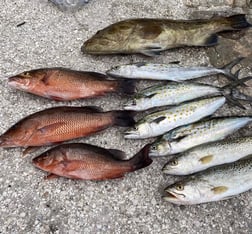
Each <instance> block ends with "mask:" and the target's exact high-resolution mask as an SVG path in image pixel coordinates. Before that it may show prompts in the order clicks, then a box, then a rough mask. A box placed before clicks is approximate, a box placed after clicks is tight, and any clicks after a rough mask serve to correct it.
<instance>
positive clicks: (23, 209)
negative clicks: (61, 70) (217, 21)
mask: <svg viewBox="0 0 252 234" xmlns="http://www.w3.org/2000/svg"><path fill="white" fill-rule="evenodd" d="M251 5H252V4H251V2H250V1H230V0H224V1H215V0H212V1H197V0H186V1H182V0H179V1H176V0H170V1H167V0H159V1H151V0H145V1H141V0H135V1H130V0H117V1H115V0H111V1H102V0H93V1H92V0H91V1H90V3H89V4H88V5H86V6H85V7H84V8H83V9H82V10H80V11H78V12H76V13H75V14H72V13H63V12H61V11H59V10H58V9H57V8H56V7H54V6H53V5H52V4H51V3H49V2H48V1H47V0H33V1H30V0H16V1H14V0H13V1H7V0H6V1H5V0H2V1H0V9H1V14H0V32H1V34H0V55H1V56H0V77H1V82H0V94H1V100H0V108H1V112H0V120H1V125H0V132H1V133H3V132H4V131H5V130H6V129H8V128H9V127H10V126H11V125H12V124H14V123H16V122H17V121H18V120H20V119H21V118H22V117H25V116H27V115H28V114H31V113H34V112H35V111H38V110H42V109H44V108H47V107H51V106H57V105H64V104H63V103H57V102H54V101H49V100H46V99H43V98H39V97H35V96H33V95H30V94H26V93H23V92H20V91H15V90H12V89H10V88H8V86H7V83H6V79H5V78H6V77H8V76H10V75H13V74H17V73H20V72H22V71H25V70H30V69H35V68H40V67H54V66H62V67H68V68H73V69H81V70H92V71H101V72H104V71H106V69H108V68H110V67H111V66H112V65H116V64H123V63H129V62H132V61H134V62H136V61H143V60H144V61H153V62H164V63H165V62H169V61H174V60H176V61H177V60H180V61H181V63H182V64H194V65H196V64H197V65H208V64H209V57H208V53H207V52H208V49H206V48H184V49H176V50H172V51H169V52H165V53H163V54H162V55H161V56H159V57H155V58H145V57H142V56H138V55H131V56H100V57H99V56H90V55H83V54H82V53H81V51H80V47H81V45H82V43H83V41H84V40H86V39H88V38H89V37H90V36H91V35H93V34H94V33H95V32H96V31H97V30H99V29H102V28H103V27H105V26H107V25H108V24H110V23H113V22H116V21H118V20H121V19H126V18H130V17H169V18H173V19H192V18H195V17H208V16H209V17H210V16H212V15H213V14H224V15H227V14H231V13H237V12H238V13H242V12H244V13H247V14H250V16H248V19H250V22H252V17H251V9H249V7H252V6H251ZM205 11H208V12H207V13H206V12H205ZM22 22H25V24H24V25H22V26H20V27H17V25H18V24H20V23H22ZM233 40H235V41H236V40H239V39H233ZM251 48H252V42H251V40H250V46H249V45H248V46H247V50H248V51H249V50H250V51H251V50H252V49H251ZM230 53H231V51H230ZM210 54H211V61H218V56H216V57H214V55H213V53H212V52H211V53H210ZM226 59H227V60H231V59H233V58H231V56H230V55H229V54H228V53H227V56H226ZM220 63H222V65H224V64H223V62H220ZM246 66H247V67H246V68H244V69H243V70H242V73H243V74H245V75H246V74H248V73H249V72H251V67H252V66H251V63H247V65H246ZM249 66H250V67H249ZM219 78H220V79H217V77H216V76H215V77H211V78H206V79H204V80H205V81H206V82H210V83H212V84H222V83H223V82H224V80H225V79H221V76H219ZM210 79H211V81H210ZM218 80H222V81H220V82H219V83H218ZM150 85H151V82H149V83H148V82H140V83H139V84H138V86H139V87H143V86H150ZM139 87H138V88H139ZM250 87H251V86H250ZM126 100H127V98H125V97H122V96H119V95H109V96H108V97H104V98H101V99H96V100H88V101H74V102H69V103H67V104H65V105H75V106H79V105H97V106H101V107H103V108H104V109H106V110H110V109H121V108H122V104H123V103H124V102H125V101H126ZM246 107H247V108H248V110H247V111H243V110H240V109H237V108H235V107H231V108H230V107H229V106H228V105H225V107H224V108H222V109H221V110H219V111H218V112H217V113H216V115H247V114H250V115H251V114H252V113H251V105H246ZM140 116H141V114H139V115H138V118H140ZM123 131H124V129H123V128H111V129H109V130H106V131H105V132H103V133H101V134H97V135H95V136H93V137H88V138H85V139H80V141H81V142H88V143H91V144H94V145H99V146H103V147H106V148H117V149H123V150H124V151H126V153H127V154H128V156H129V157H130V156H132V155H133V154H134V153H136V152H137V151H138V150H139V149H140V148H141V147H142V146H143V145H145V143H147V142H148V140H145V141H139V140H138V141H137V140H135V141H133V140H127V141H126V140H124V139H123V136H122V132H123ZM250 131H251V126H248V127H246V128H245V129H243V130H241V131H239V133H236V134H234V136H239V135H248V134H249V133H250ZM151 141H152V140H149V142H151ZM43 150H45V148H43V149H41V150H40V151H39V152H36V153H33V155H29V156H28V157H26V158H21V152H22V150H21V149H19V148H16V149H8V150H3V149H1V150H0V233H19V234H20V233H251V230H252V220H251V216H252V215H251V214H252V199H251V195H252V194H251V192H246V193H244V194H242V195H240V196H238V197H236V198H232V199H230V200H226V201H220V202H216V203H209V204H202V205H196V206H188V207H185V206H176V205H172V204H170V203H167V202H164V201H163V200H162V198H161V197H162V191H163V189H164V188H165V187H166V186H167V185H168V184H170V183H172V182H173V181H174V180H176V179H177V178H176V177H171V176H165V175H164V174H162V172H161V168H162V166H163V165H164V163H165V162H166V161H167V159H166V158H160V159H155V160H154V162H153V164H152V165H151V166H150V167H148V168H146V169H144V170H140V171H137V172H135V173H130V174H128V175H127V176H126V177H125V178H124V179H117V180H113V181H104V182H89V181H87V182H86V181H73V180H68V179H64V178H61V179H55V180H50V181H45V180H43V177H44V175H45V173H44V172H42V171H40V170H38V169H36V168H34V167H33V166H32V164H31V159H32V157H34V156H35V155H37V154H39V153H40V152H42V151H43Z"/></svg>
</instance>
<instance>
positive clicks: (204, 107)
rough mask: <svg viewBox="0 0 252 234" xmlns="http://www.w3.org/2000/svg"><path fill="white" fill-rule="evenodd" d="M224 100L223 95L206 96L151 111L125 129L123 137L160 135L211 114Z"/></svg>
mask: <svg viewBox="0 0 252 234" xmlns="http://www.w3.org/2000/svg"><path fill="white" fill-rule="evenodd" d="M225 101H226V98H225V97H214V98H207V99H202V100H199V101H194V102H190V103H186V104H182V105H179V106H176V107H173V108H170V109H168V110H163V111H158V112H155V113H152V114H150V115H147V116H146V117H144V118H143V119H141V120H140V121H139V122H138V123H137V124H135V126H134V127H133V128H130V129H129V130H128V131H126V132H125V138H129V139H144V138H149V137H155V136H159V135H162V134H164V133H165V132H168V131H170V130H172V129H174V128H176V127H179V126H182V125H186V124H189V123H194V122H196V121H198V120H200V119H202V118H204V117H206V116H209V115H212V114H213V113H214V112H215V111H216V110H217V109H219V108H220V107H221V106H222V105H223V104H224V103H225Z"/></svg>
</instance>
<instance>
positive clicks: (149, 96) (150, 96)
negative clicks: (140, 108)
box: [145, 93, 156, 98]
mask: <svg viewBox="0 0 252 234" xmlns="http://www.w3.org/2000/svg"><path fill="white" fill-rule="evenodd" d="M155 95H156V94H155V93H153V94H150V95H148V96H145V97H146V98H152V97H154V96H155Z"/></svg>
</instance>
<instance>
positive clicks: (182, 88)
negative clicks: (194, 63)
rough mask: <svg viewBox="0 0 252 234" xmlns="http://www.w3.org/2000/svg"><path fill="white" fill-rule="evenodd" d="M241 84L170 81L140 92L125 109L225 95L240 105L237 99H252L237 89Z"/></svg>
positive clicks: (138, 108)
mask: <svg viewBox="0 0 252 234" xmlns="http://www.w3.org/2000/svg"><path fill="white" fill-rule="evenodd" d="M251 78H252V77H246V78H243V79H240V81H241V82H243V80H244V81H247V80H248V79H251ZM237 85H239V83H238V84H235V83H234V82H233V83H232V84H230V85H226V86H224V87H216V86H213V85H207V84H200V83H193V82H191V83H186V82H184V83H175V82H174V83H173V82H171V83H169V84H165V85H164V84H162V85H155V86H151V87H149V88H147V89H144V90H142V91H140V92H138V93H137V94H136V95H135V96H134V97H133V98H132V100H130V101H128V102H127V103H126V104H125V105H124V109H125V110H134V111H143V110H147V109H151V108H154V107H160V106H168V105H178V104H180V103H182V102H185V101H190V100H193V99H196V98H200V97H204V96H219V95H223V96H225V97H228V100H231V101H232V104H236V105H238V106H240V105H241V104H240V103H239V102H238V101H237V100H247V101H252V97H251V96H247V95H245V94H243V93H241V92H240V91H239V90H237V89H235V86H237Z"/></svg>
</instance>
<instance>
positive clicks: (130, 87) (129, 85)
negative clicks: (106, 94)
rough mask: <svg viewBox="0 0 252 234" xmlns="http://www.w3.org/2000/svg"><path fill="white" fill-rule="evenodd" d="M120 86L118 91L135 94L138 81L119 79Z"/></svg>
mask: <svg viewBox="0 0 252 234" xmlns="http://www.w3.org/2000/svg"><path fill="white" fill-rule="evenodd" d="M118 82H119V86H118V92H120V93H122V94H128V95H131V94H134V93H135V88H136V83H135V81H133V80H118Z"/></svg>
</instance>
